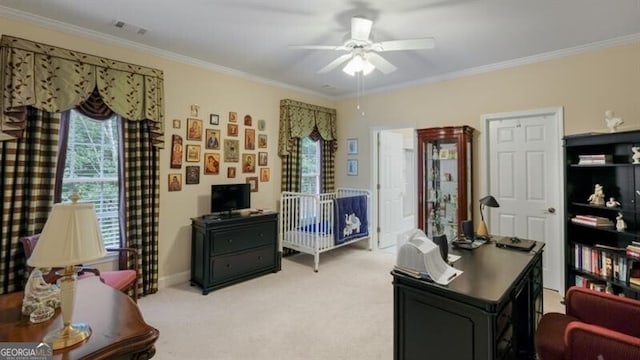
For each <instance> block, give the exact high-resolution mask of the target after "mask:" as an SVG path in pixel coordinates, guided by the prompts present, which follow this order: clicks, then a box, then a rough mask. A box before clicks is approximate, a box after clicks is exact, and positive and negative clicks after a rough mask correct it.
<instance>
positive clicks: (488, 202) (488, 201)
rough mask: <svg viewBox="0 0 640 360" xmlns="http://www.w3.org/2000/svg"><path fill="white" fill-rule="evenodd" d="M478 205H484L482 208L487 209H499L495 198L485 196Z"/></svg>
mask: <svg viewBox="0 0 640 360" xmlns="http://www.w3.org/2000/svg"><path fill="white" fill-rule="evenodd" d="M480 204H482V205H484V206H488V207H494V208H495V207H500V204H498V201H497V200H496V198H494V197H493V196H491V195H487V196H485V197H483V198H482V199H480Z"/></svg>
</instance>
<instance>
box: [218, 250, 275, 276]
mask: <svg viewBox="0 0 640 360" xmlns="http://www.w3.org/2000/svg"><path fill="white" fill-rule="evenodd" d="M210 261H211V265H210V269H211V274H210V279H211V281H212V282H213V284H218V283H221V282H224V281H227V280H232V279H234V278H237V277H239V276H245V275H247V274H250V273H252V272H254V271H259V270H263V269H267V268H269V267H273V266H275V261H276V259H275V249H274V246H273V245H270V246H262V247H259V248H256V249H254V250H251V251H246V252H242V253H238V254H229V255H224V256H217V257H212V258H211V259H210Z"/></svg>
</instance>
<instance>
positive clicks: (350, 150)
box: [347, 139, 358, 155]
mask: <svg viewBox="0 0 640 360" xmlns="http://www.w3.org/2000/svg"><path fill="white" fill-rule="evenodd" d="M357 154H358V139H347V155H357Z"/></svg>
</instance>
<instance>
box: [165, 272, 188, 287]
mask: <svg viewBox="0 0 640 360" xmlns="http://www.w3.org/2000/svg"><path fill="white" fill-rule="evenodd" d="M190 278H191V272H190V271H185V272H181V273H177V274H171V275H167V276H163V277H161V278H158V289H162V288H166V287H169V286H173V285H178V284H182V283H185V282H188V281H189V279H190Z"/></svg>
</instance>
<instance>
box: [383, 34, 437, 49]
mask: <svg viewBox="0 0 640 360" xmlns="http://www.w3.org/2000/svg"><path fill="white" fill-rule="evenodd" d="M435 43H436V42H435V40H434V38H431V37H429V38H421V39H407V40H392V41H381V42H379V43H375V44H373V46H372V48H373V49H374V50H375V51H397V50H420V49H433V47H434V46H435Z"/></svg>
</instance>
